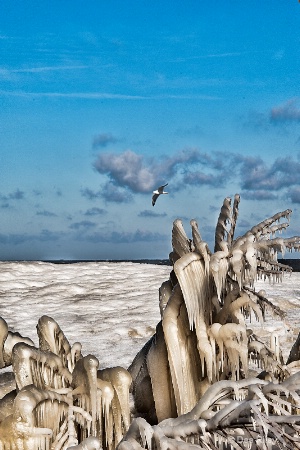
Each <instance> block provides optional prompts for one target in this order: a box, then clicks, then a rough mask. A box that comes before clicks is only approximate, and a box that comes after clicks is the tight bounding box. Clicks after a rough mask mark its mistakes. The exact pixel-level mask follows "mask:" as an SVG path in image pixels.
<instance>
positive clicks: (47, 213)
mask: <svg viewBox="0 0 300 450" xmlns="http://www.w3.org/2000/svg"><path fill="white" fill-rule="evenodd" d="M36 215H37V216H45V217H57V214H55V213H53V212H51V211H47V210H45V209H44V210H43V211H37V212H36Z"/></svg>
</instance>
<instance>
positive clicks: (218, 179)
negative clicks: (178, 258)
mask: <svg viewBox="0 0 300 450" xmlns="http://www.w3.org/2000/svg"><path fill="white" fill-rule="evenodd" d="M0 12H1V14H0V51H1V59H0V101H1V108H0V164H1V175H0V210H1V222H0V223H1V225H0V259H2V260H5V259H107V258H108V259H140V258H150V259H151V258H167V257H168V254H169V252H170V250H171V230H172V223H173V221H174V219H176V218H181V219H182V220H183V224H184V227H185V229H186V231H187V233H188V234H189V233H190V231H189V230H190V226H189V221H190V219H193V218H194V219H196V220H197V221H198V224H199V229H200V232H201V235H202V237H203V239H205V240H207V242H208V243H209V245H210V248H211V249H212V250H213V248H212V247H213V242H214V229H215V225H216V220H217V217H218V214H219V210H220V207H221V205H222V202H223V199H224V198H225V197H228V196H230V197H233V196H234V194H235V193H239V194H240V195H241V204H240V214H239V226H238V227H237V234H242V233H244V232H245V231H247V230H248V229H249V228H251V227H252V226H253V225H254V224H256V223H258V222H260V221H261V220H263V219H264V218H266V217H268V216H271V215H273V214H275V213H276V212H278V211H282V210H285V209H287V208H290V209H292V210H293V214H292V218H291V225H290V228H289V229H288V232H287V234H286V235H287V236H293V235H295V234H298V235H299V234H300V225H299V223H300V221H299V219H300V212H299V207H300V77H299V74H300V52H299V48H300V3H299V2H298V1H296V0H289V1H286V0H282V1H279V0H272V1H270V0H264V1H263V2H262V1H256V0H251V1H249V0H245V1H244V2H240V1H235V0H232V1H230V2H224V1H218V0H216V1H213V0H212V1H201V0H193V1H192V0H187V1H185V2H182V1H177V0H173V1H172V2H169V1H163V0H160V1H158V0H157V1H155V0H154V1H151V2H150V1H148V0H147V1H144V0H140V1H137V0H136V1H132V0H129V1H115V0H110V1H109V2H107V1H101V0H98V1H93V0H89V1H86V2H84V1H79V0H72V1H69V0H65V1H61V0H60V1H57V0H52V1H51V2H50V1H48V0H47V1H42V2H41V1H31V2H26V1H24V0H20V1H16V0H3V1H2V2H1V6H0ZM167 182H168V183H169V185H168V192H169V195H165V196H163V197H160V198H159V199H158V201H157V203H156V205H155V207H154V208H153V207H152V205H151V196H152V190H153V189H155V188H156V187H157V186H159V185H161V184H164V183H167Z"/></svg>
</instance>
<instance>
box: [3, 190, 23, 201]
mask: <svg viewBox="0 0 300 450" xmlns="http://www.w3.org/2000/svg"><path fill="white" fill-rule="evenodd" d="M24 198H25V193H24V192H23V191H21V190H20V189H16V190H15V191H14V192H11V193H9V194H6V195H3V194H0V200H2V201H8V200H23V199H24Z"/></svg>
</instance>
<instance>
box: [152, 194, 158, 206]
mask: <svg viewBox="0 0 300 450" xmlns="http://www.w3.org/2000/svg"><path fill="white" fill-rule="evenodd" d="M158 197H159V194H153V195H152V206H154V205H155V202H156V200H157V199H158Z"/></svg>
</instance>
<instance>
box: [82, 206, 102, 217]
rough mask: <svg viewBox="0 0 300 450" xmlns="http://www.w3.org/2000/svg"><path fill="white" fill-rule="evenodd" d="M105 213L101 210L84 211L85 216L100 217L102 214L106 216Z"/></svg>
mask: <svg viewBox="0 0 300 450" xmlns="http://www.w3.org/2000/svg"><path fill="white" fill-rule="evenodd" d="M106 213H107V211H106V210H105V209H102V208H97V207H94V208H89V209H87V210H86V212H85V213H84V215H85V216H102V215H104V214H106Z"/></svg>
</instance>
